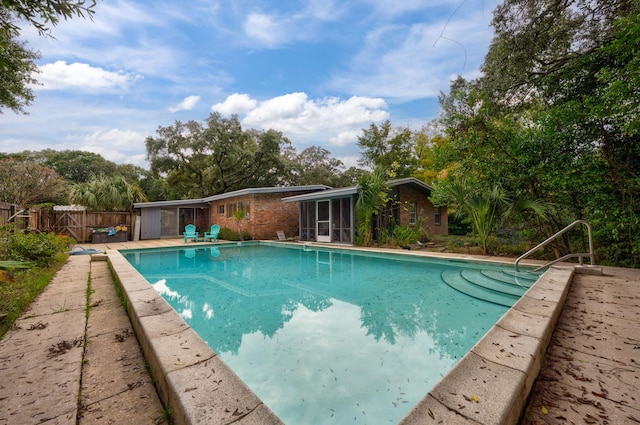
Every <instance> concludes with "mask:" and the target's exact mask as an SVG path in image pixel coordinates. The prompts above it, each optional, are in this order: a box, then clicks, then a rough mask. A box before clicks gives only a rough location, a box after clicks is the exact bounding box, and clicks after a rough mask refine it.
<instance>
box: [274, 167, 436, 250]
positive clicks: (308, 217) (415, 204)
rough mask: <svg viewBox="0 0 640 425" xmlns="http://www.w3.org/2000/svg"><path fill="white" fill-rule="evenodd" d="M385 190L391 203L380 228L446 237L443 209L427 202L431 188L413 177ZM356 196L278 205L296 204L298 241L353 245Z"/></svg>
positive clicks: (334, 194) (339, 192) (339, 194)
mask: <svg viewBox="0 0 640 425" xmlns="http://www.w3.org/2000/svg"><path fill="white" fill-rule="evenodd" d="M387 186H388V187H389V189H390V191H391V193H390V195H391V196H390V197H391V201H390V202H389V204H388V205H387V208H386V209H385V210H384V212H383V213H382V214H381V215H382V216H383V217H381V224H382V225H383V226H391V225H393V224H399V225H405V226H408V225H414V224H418V223H419V224H420V225H421V226H422V227H423V229H424V230H425V231H426V232H427V233H428V234H443V235H446V234H448V228H449V227H448V220H447V211H446V208H444V207H435V206H434V205H433V204H432V203H431V201H429V196H431V192H432V191H433V188H432V187H431V186H429V185H427V184H426V183H424V182H422V181H420V180H418V179H416V178H413V177H409V178H403V179H394V180H389V181H388V182H387ZM358 193H359V187H358V186H350V187H344V188H339V189H329V190H323V191H319V192H313V193H308V194H300V195H294V196H290V197H288V198H284V199H283V200H282V201H283V202H285V203H290V202H292V203H297V204H298V209H299V221H300V225H299V226H300V235H299V236H300V239H301V240H306V241H317V242H337V243H347V244H351V243H353V242H354V241H355V214H354V211H355V205H356V201H357V199H358ZM376 233H377V229H374V234H376Z"/></svg>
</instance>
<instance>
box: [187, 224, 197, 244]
mask: <svg viewBox="0 0 640 425" xmlns="http://www.w3.org/2000/svg"><path fill="white" fill-rule="evenodd" d="M183 234H184V243H187V241H188V240H189V239H193V241H194V242H198V232H196V226H195V225H193V224H187V225H186V226H184V233H183Z"/></svg>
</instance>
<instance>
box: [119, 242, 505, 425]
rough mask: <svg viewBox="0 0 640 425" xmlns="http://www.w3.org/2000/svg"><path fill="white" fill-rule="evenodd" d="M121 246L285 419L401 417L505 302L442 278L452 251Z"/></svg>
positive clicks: (338, 420) (455, 265)
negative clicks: (432, 256)
mask: <svg viewBox="0 0 640 425" xmlns="http://www.w3.org/2000/svg"><path fill="white" fill-rule="evenodd" d="M124 255H125V257H126V258H127V259H128V260H129V261H130V262H131V263H132V264H133V265H134V266H135V267H136V268H137V269H138V270H139V271H140V272H141V273H142V274H143V275H144V276H145V277H146V278H147V280H149V281H150V282H151V283H152V284H154V287H155V288H156V289H157V290H158V291H159V292H161V293H162V294H163V296H164V298H165V299H167V301H168V302H169V303H170V304H171V305H172V306H173V308H174V309H175V310H176V311H177V312H178V313H179V314H180V315H181V316H182V317H183V318H185V320H186V321H187V322H188V323H189V324H190V325H191V326H192V327H193V328H194V329H195V330H196V332H198V334H199V335H200V336H201V337H202V338H203V339H204V340H206V341H207V343H208V344H209V345H210V346H211V347H212V349H213V350H214V351H216V352H217V353H218V354H219V356H220V357H221V358H222V359H224V360H225V362H227V363H228V364H229V365H230V366H231V367H232V368H233V370H234V371H235V372H236V373H237V374H238V375H239V376H240V377H241V378H242V379H243V380H244V381H245V382H246V383H247V384H248V385H249V387H250V388H252V390H253V391H254V392H255V393H256V394H257V395H258V396H259V397H260V398H261V399H262V400H263V401H264V402H265V403H266V404H267V405H268V406H269V407H270V408H271V409H272V410H273V411H274V412H275V413H276V414H277V415H278V416H279V417H280V418H281V419H282V420H283V421H284V422H285V423H287V424H302V423H345V422H346V421H347V420H348V421H354V423H371V422H372V421H373V422H374V423H397V422H398V421H399V420H400V419H401V418H402V417H403V416H404V415H405V414H406V413H407V412H408V411H409V410H410V409H411V408H412V407H413V406H414V405H415V404H416V403H417V402H418V401H419V400H420V398H422V396H423V395H424V394H426V392H427V391H429V389H430V388H431V387H432V386H433V385H434V384H435V383H436V382H437V381H438V380H439V379H440V378H441V377H442V376H443V375H444V374H445V373H447V371H448V370H449V369H450V368H451V367H452V366H453V365H454V364H455V363H456V362H457V361H458V360H459V359H460V358H461V357H462V356H463V355H464V354H465V353H466V352H467V351H468V350H469V349H470V348H471V347H472V346H473V344H474V343H475V342H476V341H477V340H478V339H479V338H480V337H481V336H482V335H483V334H484V333H485V332H486V331H487V330H488V329H489V328H490V327H491V326H492V325H493V324H494V323H495V322H496V321H497V319H498V318H499V317H500V316H501V315H502V314H503V313H504V312H505V311H506V307H503V306H498V305H495V304H492V303H487V302H484V301H480V300H477V299H474V298H470V297H467V296H465V295H462V294H460V293H459V292H458V291H456V290H453V289H451V288H450V287H449V286H447V285H444V284H443V283H442V280H441V279H440V276H441V274H442V273H443V271H445V270H453V269H458V268H461V267H462V264H460V263H456V262H448V261H428V260H426V259H423V258H405V259H402V260H401V259H400V258H401V257H399V256H395V255H377V256H369V255H363V254H361V253H354V252H349V251H342V250H338V251H330V250H324V249H320V250H319V249H312V250H305V249H303V248H302V247H300V246H298V247H295V248H293V247H285V246H284V245H282V244H279V245H276V246H265V245H264V244H253V245H252V244H249V245H245V246H242V247H238V246H236V245H227V246H216V247H204V246H203V247H198V248H192V247H189V248H187V249H184V248H181V249H171V250H165V249H162V250H147V251H125V252H124ZM469 267H470V268H474V267H476V268H477V267H482V268H485V269H486V268H490V269H495V268H496V266H489V265H487V264H482V265H480V264H473V263H472V264H467V268H469Z"/></svg>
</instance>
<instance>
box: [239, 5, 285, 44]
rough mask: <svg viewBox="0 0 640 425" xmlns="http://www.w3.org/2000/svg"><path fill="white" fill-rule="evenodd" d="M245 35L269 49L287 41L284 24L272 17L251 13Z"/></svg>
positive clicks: (245, 27)
mask: <svg viewBox="0 0 640 425" xmlns="http://www.w3.org/2000/svg"><path fill="white" fill-rule="evenodd" d="M244 31H245V33H246V34H247V35H248V36H249V37H250V38H252V39H255V40H257V41H259V42H260V43H261V44H264V45H265V46H267V47H274V46H277V45H279V44H282V43H284V42H285V41H286V31H285V29H284V28H283V23H282V22H277V21H276V18H275V17H274V16H271V15H264V14H261V13H251V14H249V16H247V19H246V21H245V23H244Z"/></svg>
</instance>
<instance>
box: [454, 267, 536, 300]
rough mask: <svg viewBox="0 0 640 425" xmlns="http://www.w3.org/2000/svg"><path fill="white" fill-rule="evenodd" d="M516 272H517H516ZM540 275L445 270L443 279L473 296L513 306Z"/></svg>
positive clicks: (495, 271)
mask: <svg viewBox="0 0 640 425" xmlns="http://www.w3.org/2000/svg"><path fill="white" fill-rule="evenodd" d="M514 273H515V272H514ZM537 278H538V276H537V275H534V274H531V273H526V272H525V273H518V274H517V275H516V274H513V273H505V272H502V271H497V270H445V271H443V272H442V280H443V281H444V282H445V283H446V284H447V285H449V286H451V287H452V288H454V289H456V290H458V291H460V292H462V293H464V294H467V295H469V296H471V297H474V298H478V299H481V300H484V301H488V302H491V303H494V304H499V305H503V306H505V307H511V306H512V305H513V304H514V303H515V302H516V301H518V299H519V298H520V297H521V296H522V295H523V294H524V293H525V292H526V291H527V289H529V287H530V286H531V285H533V283H534V282H535V279H537Z"/></svg>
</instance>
